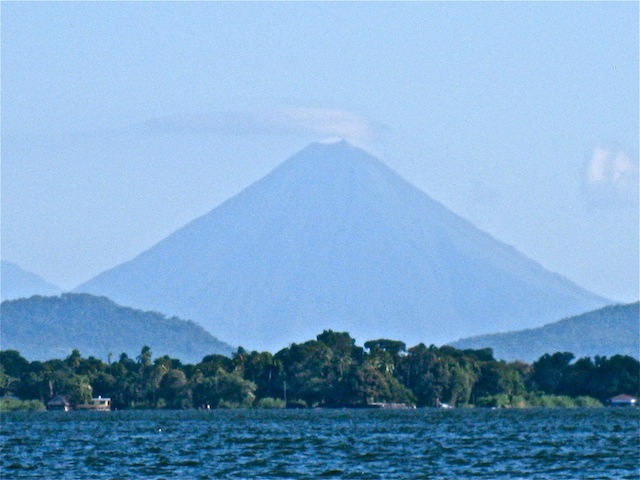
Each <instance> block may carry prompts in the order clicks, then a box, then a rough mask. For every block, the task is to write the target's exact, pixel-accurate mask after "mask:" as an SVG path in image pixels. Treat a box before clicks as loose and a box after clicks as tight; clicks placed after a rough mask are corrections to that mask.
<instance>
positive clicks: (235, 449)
mask: <svg viewBox="0 0 640 480" xmlns="http://www.w3.org/2000/svg"><path fill="white" fill-rule="evenodd" d="M0 447H1V453H2V455H1V458H0V462H1V463H0V468H1V470H0V477H1V478H3V479H5V478H6V479H10V478H11V479H13V478H16V479H18V478H40V479H56V480H57V479H144V478H148V479H151V478H153V479H160V478H167V479H168V478H178V479H209V478H309V479H312V478H319V477H324V478H331V477H333V478H357V479H376V478H380V479H405V478H406V479H419V478H429V479H439V478H442V479H445V478H446V479H460V478H462V479H466V478H487V479H498V478H505V479H506V478H509V479H516V478H526V479H538V478H539V479H547V478H554V479H556V478H557V479H572V480H574V479H583V478H584V479H587V478H593V479H608V478H611V479H634V480H636V479H638V478H639V476H640V475H639V461H640V411H639V410H638V409H605V408H600V409H577V410H545V409H531V410H484V409H469V410H433V409H425V410H422V409H420V410H404V411H399V410H395V411H393V410H215V411H185V412H176V411H119V412H107V413H104V412H102V413H100V412H68V413H64V412H41V413H23V412H20V413H10V414H3V415H2V422H1V426H0Z"/></svg>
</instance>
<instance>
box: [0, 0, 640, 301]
mask: <svg viewBox="0 0 640 480" xmlns="http://www.w3.org/2000/svg"><path fill="white" fill-rule="evenodd" d="M0 8H1V36H2V38H1V70H2V83H1V142H2V144H1V149H2V152H1V153H2V160H1V161H2V163H1V257H2V259H3V260H8V261H11V262H14V263H17V264H18V265H20V266H21V267H23V268H25V269H27V270H30V271H32V272H35V273H37V274H39V275H41V276H42V277H43V278H45V279H46V280H48V281H50V282H53V283H55V284H57V285H60V286H61V287H63V288H72V287H74V286H76V285H78V284H80V283H82V282H84V281H86V280H88V279H90V278H92V277H93V276H94V275H96V274H98V273H100V272H102V271H104V270H106V269H108V268H111V267H113V266H116V265H118V264H120V263H122V262H124V261H127V260H129V259H131V258H133V257H134V256H135V255H137V254H139V253H141V252H142V251H144V250H146V249H148V248H149V247H151V246H152V245H154V244H155V243H157V242H158V241H160V240H161V239H163V238H164V237H165V236H167V235H168V234H170V233H172V232H173V231H175V230H176V229H178V228H180V227H181V226H183V225H184V224H186V223H188V222H189V221H191V220H192V219H194V218H195V217H197V216H200V215H203V214H205V213H206V212H208V211H210V210H211V209H212V208H214V207H215V206H217V205H219V204H220V203H221V202H223V201H224V200H226V199H228V198H229V197H231V196H233V195H234V194H236V193H238V192H239V191H241V190H242V189H243V188H245V187H246V186H248V185H249V184H251V183H252V182H254V181H256V180H258V179H259V178H261V177H262V176H264V175H265V174H267V173H268V172H269V171H270V170H272V169H273V168H274V167H276V166H277V165H278V164H280V163H282V162H283V161H284V160H286V159H287V158H288V157H290V156H291V155H293V154H295V153H296V152H297V151H299V150H300V149H302V148H303V147H304V146H306V145H307V144H308V143H310V142H314V141H327V140H331V139H339V138H344V139H347V140H348V141H350V142H352V143H353V144H355V145H357V146H361V147H362V148H365V149H367V150H368V151H370V152H371V153H374V154H375V155H376V156H378V157H379V158H380V159H381V160H382V161H383V162H384V163H386V164H387V165H388V166H389V167H391V168H392V169H394V170H395V171H397V172H398V173H399V174H400V175H402V176H403V177H404V178H405V179H406V180H408V181H409V182H410V183H412V184H413V185H415V186H417V187H418V188H420V189H421V190H423V191H424V192H426V193H427V194H428V195H430V196H431V197H432V198H434V199H435V200H437V201H439V202H441V203H442V204H443V205H445V206H446V207H448V208H449V209H451V210H453V211H454V212H456V213H457V214H459V215H461V216H462V217H464V218H466V219H467V220H469V221H471V222H472V223H473V224H474V225H476V226H477V227H479V228H481V229H483V230H485V231H486V232H488V233H490V234H491V235H492V236H494V237H495V238H497V239H499V240H501V241H503V242H505V243H507V244H510V245H513V246H514V247H515V248H517V249H518V250H520V251H521V252H522V253H524V254H525V255H527V256H528V257H530V258H532V259H534V260H536V261H537V262H539V263H540V264H541V265H543V266H544V267H545V268H547V269H549V270H551V271H554V272H557V273H559V274H561V275H563V276H565V277H567V278H569V279H570V280H572V281H574V282H576V283H577V284H578V285H580V286H582V287H585V288H587V289H589V290H591V291H592V292H594V293H597V294H600V295H603V296H606V297H608V298H610V299H612V300H614V301H616V302H631V301H636V300H637V299H638V296H639V293H638V290H639V283H638V270H639V268H638V267H639V256H638V250H639V246H638V245H639V234H638V231H639V213H638V212H639V206H638V203H639V202H638V151H639V133H638V132H639V121H638V118H639V107H638V106H639V95H638V90H639V87H638V85H639V74H638V72H639V59H638V45H639V38H638V31H639V21H638V3H637V2H627V3H623V2H598V3H591V2H561V3H550V2H535V3H520V2H499V3H476V2H468V3H467V2H457V3H444V2H433V3H431V2H414V3H396V2H390V3H384V2H375V3H363V2H348V3H347V2H345V3H340V2H331V3H311V2H295V3H285V2H278V3H267V2H255V3H254V2H251V3H226V2H225V3H222V2H210V3H207V2H205V3H201V2H197V3H196V2H193V3H192V2H175V3H170V2H166V3H165V2H161V3H152V2H87V3H80V2H68V3H63V2H50V3H46V2H32V3H26V2H20V3H13V2H2V4H1V7H0Z"/></svg>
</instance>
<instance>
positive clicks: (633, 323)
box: [451, 302, 640, 361]
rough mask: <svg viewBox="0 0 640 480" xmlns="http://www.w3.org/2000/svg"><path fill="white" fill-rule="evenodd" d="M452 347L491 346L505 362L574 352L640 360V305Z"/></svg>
mask: <svg viewBox="0 0 640 480" xmlns="http://www.w3.org/2000/svg"><path fill="white" fill-rule="evenodd" d="M451 345H452V346H454V347H456V348H463V349H464V348H485V347H490V348H492V349H493V352H494V355H495V357H496V358H499V359H503V360H515V359H519V360H524V361H532V360H534V359H536V358H538V357H540V356H541V355H543V354H544V353H548V352H572V353H573V354H574V355H575V356H576V357H577V358H580V357H594V356H595V355H606V356H610V355H614V354H623V355H629V356H631V357H634V358H639V357H640V312H639V303H638V302H636V303H630V304H627V305H614V306H609V307H605V308H601V309H598V310H594V311H592V312H588V313H584V314H582V315H578V316H575V317H570V318H565V319H564V320H560V321H559V322H555V323H551V324H549V325H545V326H544V327H540V328H534V329H529V330H521V331H517V332H509V333H498V334H494V335H481V336H477V337H470V338H465V339H462V340H458V341H457V342H453V343H452V344H451Z"/></svg>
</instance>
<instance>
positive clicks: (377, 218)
mask: <svg viewBox="0 0 640 480" xmlns="http://www.w3.org/2000/svg"><path fill="white" fill-rule="evenodd" d="M76 291H78V292H86V293H91V294H95V295H104V296H107V297H109V298H111V299H113V300H114V301H116V302H118V303H120V304H123V305H128V306H131V307H135V308H141V309H145V310H157V311H160V312H162V313H164V314H167V315H177V316H180V317H182V318H189V319H193V320H195V321H196V322H198V323H200V324H201V325H202V326H203V327H204V328H205V329H207V330H209V331H210V332H211V333H212V334H213V335H215V336H217V337H219V338H223V339H224V340H225V341H227V342H229V343H232V344H235V345H242V346H244V347H245V348H249V349H259V350H265V349H266V350H270V351H275V350H276V349H279V348H281V347H285V346H287V345H288V344H289V343H291V342H298V341H304V340H308V339H311V338H314V337H315V335H317V334H318V333H320V332H322V331H323V330H324V329H329V328H330V329H333V330H339V331H348V332H350V333H351V335H352V336H353V337H354V338H356V339H358V341H366V340H370V339H377V338H393V339H398V340H402V341H404V342H406V343H407V344H408V345H415V344H417V343H420V342H422V343H425V344H427V345H428V344H432V343H433V344H441V343H445V342H448V341H451V340H456V339H459V338H461V337H468V336H473V335H480V334H487V333H496V332H502V331H511V330H517V329H524V328H533V327H538V326H541V325H544V324H546V323H549V322H551V321H554V320H557V319H558V318H563V317H567V316H570V315H575V314H578V313H582V312H585V311H588V310H593V309H596V308H599V307H602V306H603V305H605V304H607V303H609V302H608V301H607V300H606V299H604V298H601V297H599V296H596V295H594V294H592V293H590V292H588V291H586V290H584V289H582V288H580V287H578V286H577V285H575V284H574V283H572V282H570V281H569V280H567V279H565V278H563V277H561V276H560V275H557V274H554V273H552V272H549V271H548V270H545V269H544V268H543V267H542V266H540V265H539V264H538V263H536V262H534V261H532V260H531V259H529V258H527V257H525V256H524V255H522V254H521V253H519V252H517V251H516V250H515V249H514V248H512V247H510V246H508V245H505V244H504V243H502V242H500V241H498V240H496V239H494V238H493V237H491V236H490V235H488V234H487V233H484V232H482V231H480V230H478V229H477V228H476V227H474V226H473V225H471V224H470V223H469V222H467V221H466V220H464V219H462V218H461V217H459V216H458V215H456V214H455V213H453V212H451V211H449V210H447V209H446V208H445V207H444V206H442V205H441V204H439V203H438V202H436V201H435V200H433V199H431V198H430V197H429V196H428V195H427V194H425V193H424V192H422V191H421V190H419V189H417V188H415V187H414V186H412V185H411V184H409V183H408V182H406V181H405V180H403V179H402V178H401V177H400V176H399V175H398V174H396V173H394V172H393V171H392V170H390V169H389V168H388V167H386V166H385V165H384V164H382V163H381V162H380V161H379V160H377V159H376V158H375V157H373V156H371V155H370V154H368V153H367V152H365V151H363V150H361V149H359V148H356V147H354V146H352V145H350V144H348V143H347V142H344V141H342V142H339V143H335V144H311V145H309V146H308V147H306V148H304V149H303V150H302V151H300V152H299V153H297V154H296V155H294V156H293V157H291V158H289V159H288V160H287V161H285V162H284V163H283V164H281V165H280V166H279V167H277V168H276V169H275V170H273V171H272V172H271V173H269V174H268V175H267V176H265V177H264V178H262V179H261V180H259V181H257V182H256V183H254V184H252V185H251V186H249V187H247V188H246V189H245V190H243V191H242V192H240V193H239V194H237V195H236V196H234V197H232V198H231V199H229V200H227V201H226V202H224V203H222V204H221V205H219V206H218V207H216V208H215V209H213V210H212V211H210V212H209V213H207V214H206V215H204V216H202V217H200V218H198V219H196V220H194V221H192V222H191V223H189V224H187V225H186V226H184V227H182V228H181V229H179V230H177V231H176V232H175V233H173V234H171V235H170V236H168V237H167V238H165V239H164V240H162V241H161V242H159V243H158V244H156V245H155V246H153V247H152V248H150V249H149V250H147V251H146V252H144V253H142V254H140V255H139V256H137V257H135V258H134V259H132V260H131V261H128V262H126V263H123V264H121V265H119V266H116V267H115V268H113V269H111V270H108V271H106V272H104V273H101V274H100V275H98V276H97V277H95V278H93V279H92V280H90V281H88V282H87V283H85V284H83V285H81V286H80V287H78V288H77V289H76ZM125 333H126V332H123V334H125Z"/></svg>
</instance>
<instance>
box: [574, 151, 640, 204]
mask: <svg viewBox="0 0 640 480" xmlns="http://www.w3.org/2000/svg"><path fill="white" fill-rule="evenodd" d="M638 175H639V169H638V159H637V158H636V159H632V158H631V156H630V155H629V154H627V153H626V152H624V151H622V150H617V151H614V150H612V149H607V148H604V147H601V146H597V147H595V148H594V150H593V154H592V155H591V159H590V160H589V161H588V162H587V165H586V168H585V173H584V182H585V190H586V193H587V196H588V200H589V203H590V205H591V206H592V207H594V208H598V207H611V206H621V205H633V206H638V203H639V202H638Z"/></svg>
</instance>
